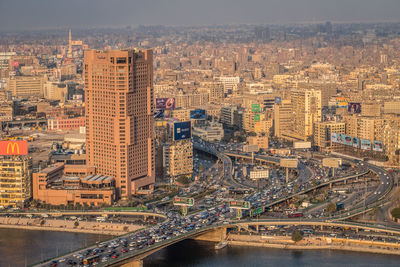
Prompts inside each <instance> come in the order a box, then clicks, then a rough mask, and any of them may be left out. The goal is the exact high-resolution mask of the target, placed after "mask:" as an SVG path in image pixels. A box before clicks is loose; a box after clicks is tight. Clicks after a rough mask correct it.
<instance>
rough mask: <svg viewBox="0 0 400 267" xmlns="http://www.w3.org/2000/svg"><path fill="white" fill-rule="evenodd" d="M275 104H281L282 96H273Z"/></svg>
mask: <svg viewBox="0 0 400 267" xmlns="http://www.w3.org/2000/svg"><path fill="white" fill-rule="evenodd" d="M275 104H278V105H280V104H282V97H280V96H275Z"/></svg>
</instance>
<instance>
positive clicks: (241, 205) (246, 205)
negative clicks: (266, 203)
mask: <svg viewBox="0 0 400 267" xmlns="http://www.w3.org/2000/svg"><path fill="white" fill-rule="evenodd" d="M229 206H230V207H231V208H232V209H241V210H248V209H250V202H249V201H241V200H233V201H231V202H230V203H229Z"/></svg>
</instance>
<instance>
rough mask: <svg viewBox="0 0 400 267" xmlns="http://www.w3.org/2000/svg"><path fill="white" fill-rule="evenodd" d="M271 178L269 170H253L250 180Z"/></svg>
mask: <svg viewBox="0 0 400 267" xmlns="http://www.w3.org/2000/svg"><path fill="white" fill-rule="evenodd" d="M268 177H269V170H268V169H267V170H252V171H250V179H252V180H257V179H267V178H268Z"/></svg>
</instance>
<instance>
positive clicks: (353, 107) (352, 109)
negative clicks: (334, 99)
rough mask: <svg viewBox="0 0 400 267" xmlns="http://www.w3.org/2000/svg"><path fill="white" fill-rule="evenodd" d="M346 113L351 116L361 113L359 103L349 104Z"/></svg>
mask: <svg viewBox="0 0 400 267" xmlns="http://www.w3.org/2000/svg"><path fill="white" fill-rule="evenodd" d="M347 111H348V112H349V113H351V114H359V113H361V103H349V105H348V106H347Z"/></svg>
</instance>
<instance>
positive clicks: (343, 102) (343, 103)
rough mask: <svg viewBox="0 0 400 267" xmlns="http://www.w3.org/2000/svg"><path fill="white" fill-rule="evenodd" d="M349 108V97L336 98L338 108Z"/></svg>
mask: <svg viewBox="0 0 400 267" xmlns="http://www.w3.org/2000/svg"><path fill="white" fill-rule="evenodd" d="M348 106H349V99H348V98H347V97H336V107H337V108H347V107H348Z"/></svg>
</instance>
